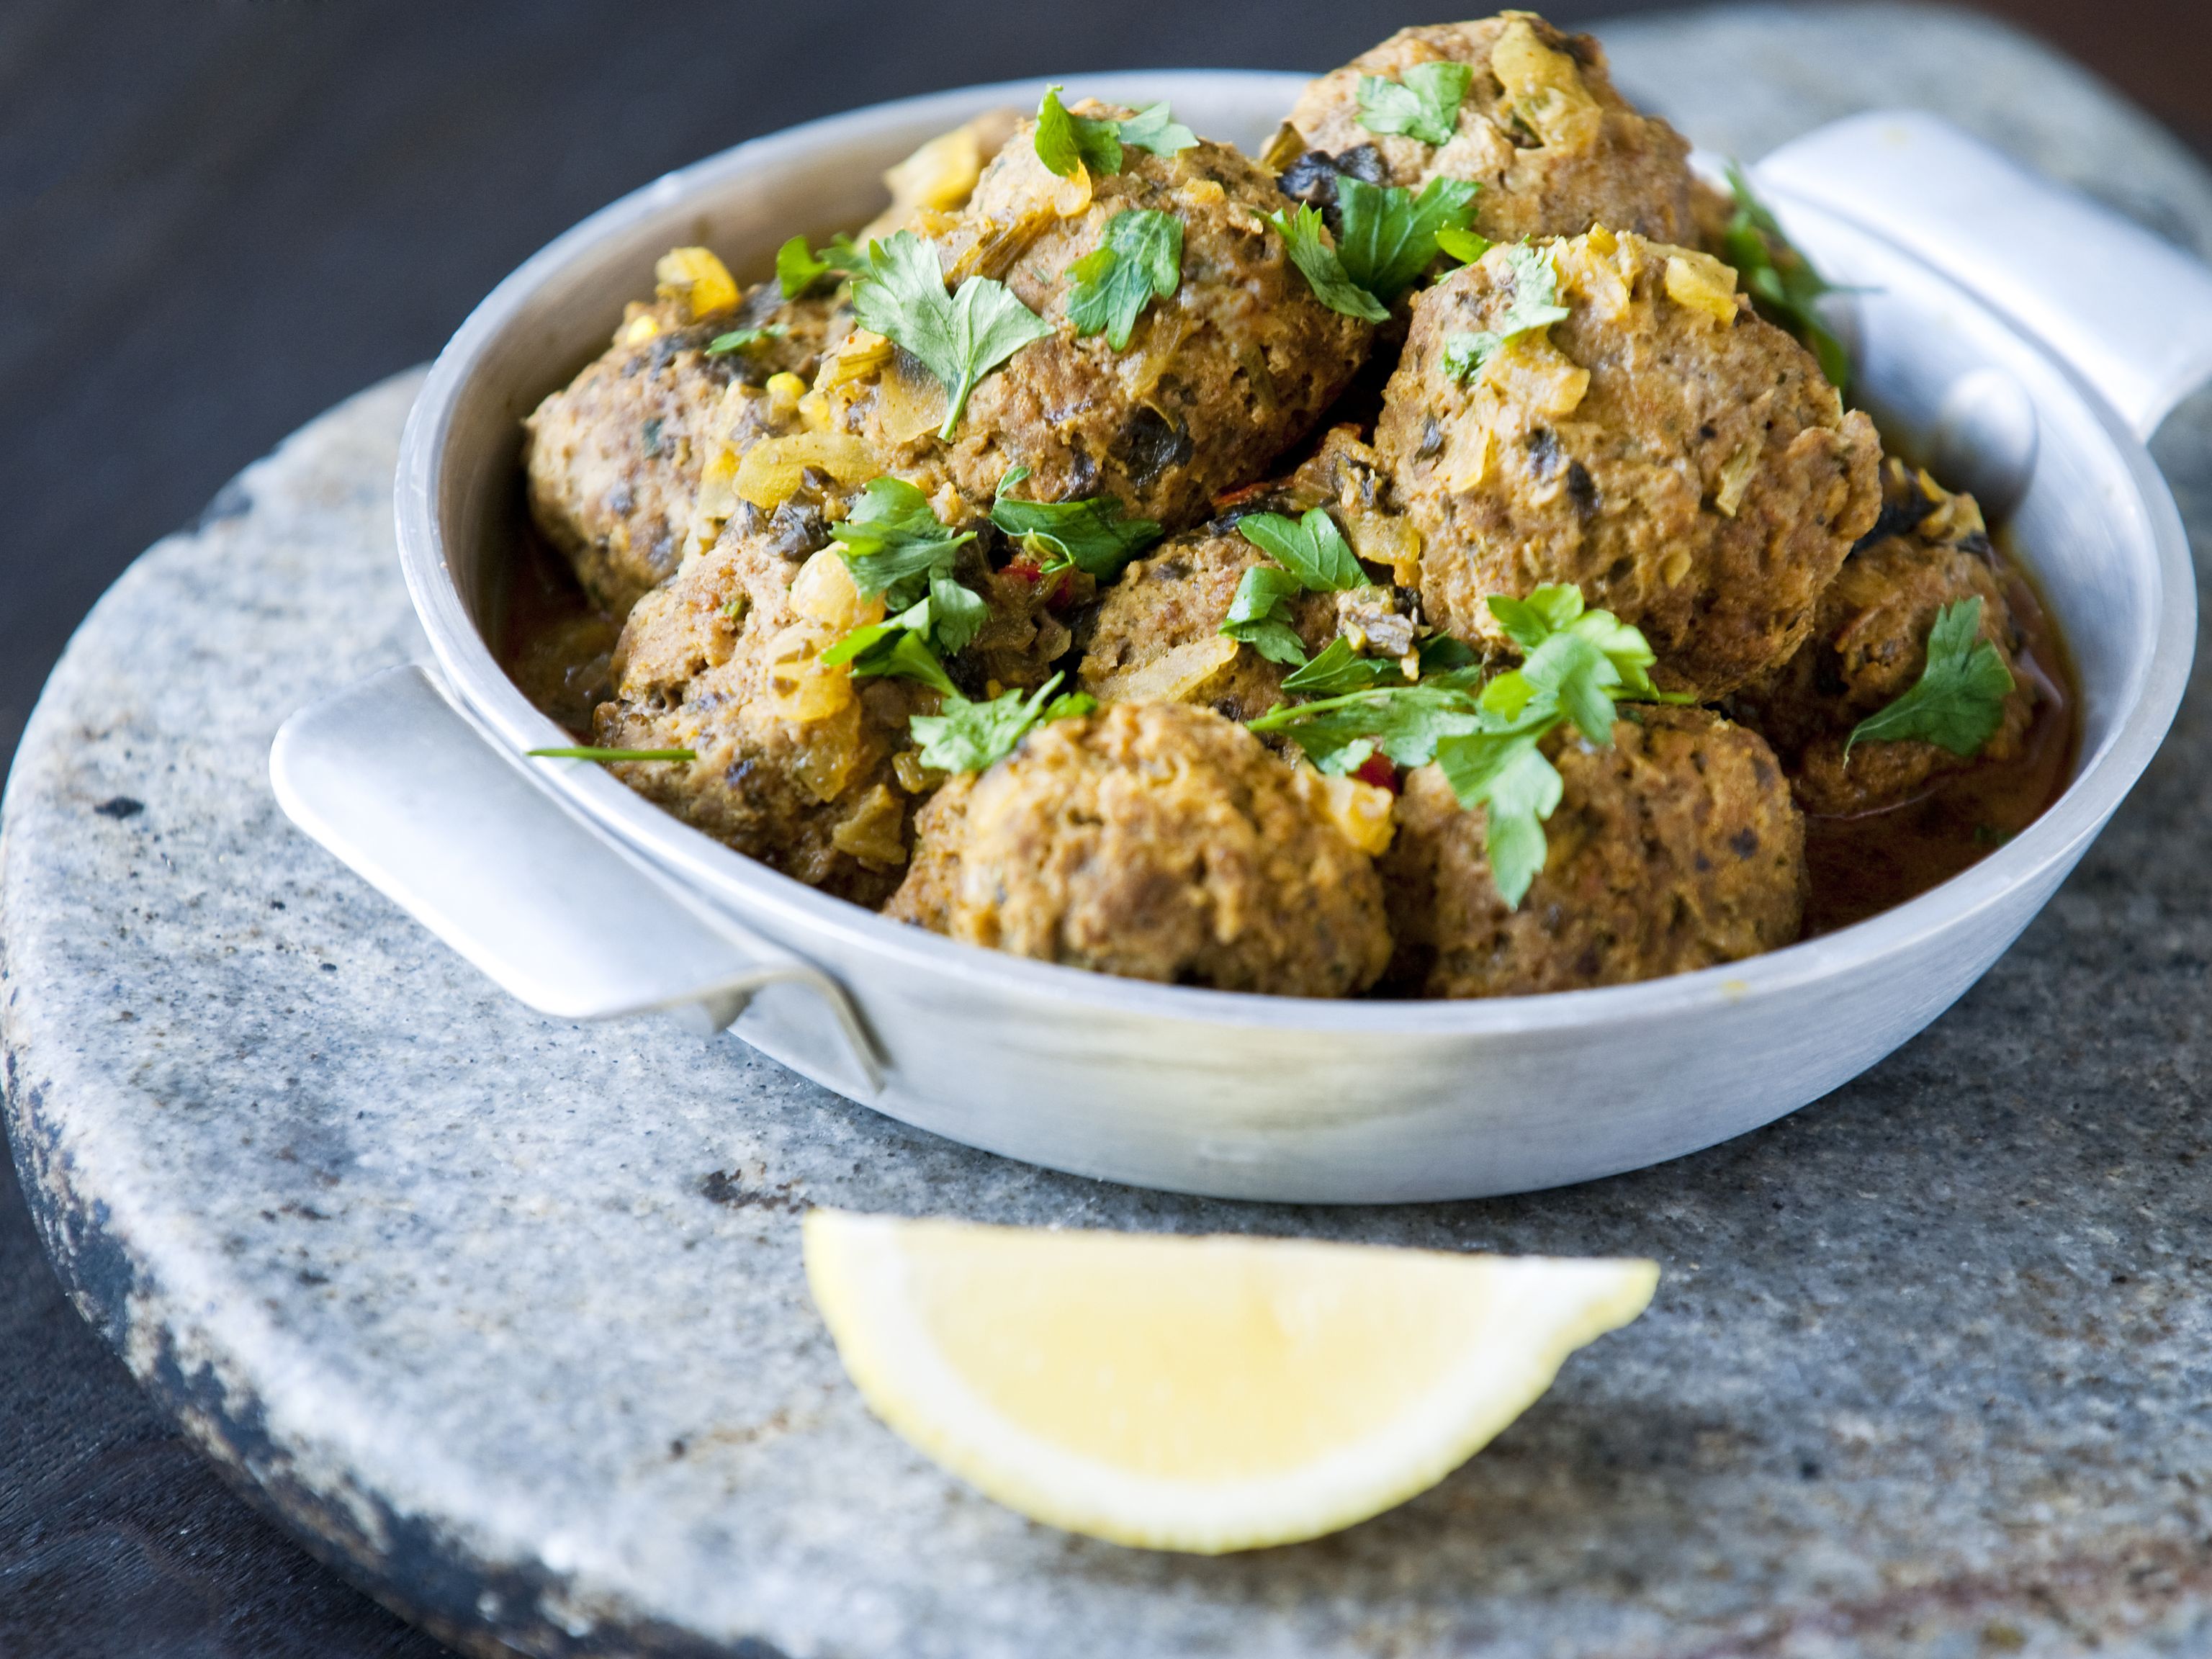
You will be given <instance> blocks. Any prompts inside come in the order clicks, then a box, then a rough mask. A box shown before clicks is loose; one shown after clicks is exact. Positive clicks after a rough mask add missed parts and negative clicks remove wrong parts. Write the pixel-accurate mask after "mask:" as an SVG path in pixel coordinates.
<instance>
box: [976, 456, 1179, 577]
mask: <svg viewBox="0 0 2212 1659" xmlns="http://www.w3.org/2000/svg"><path fill="white" fill-rule="evenodd" d="M1029 476H1030V470H1029V468H1027V467H1025V466H1015V467H1009V468H1008V469H1007V470H1006V477H1003V478H1001V479H1000V480H999V488H998V492H997V494H996V495H995V497H994V499H993V501H992V502H991V522H992V523H993V524H994V525H996V526H999V528H1000V530H1001V531H1003V532H1005V533H1006V535H1008V536H1011V537H1012V538H1013V539H1014V540H1016V541H1018V542H1019V543H1020V544H1021V545H1022V550H1024V552H1026V553H1027V554H1029V555H1030V557H1031V558H1033V559H1035V560H1036V562H1037V574H1039V575H1041V576H1049V575H1053V574H1055V573H1057V572H1059V571H1061V570H1065V569H1068V568H1071V567H1072V568H1075V569H1078V570H1081V571H1084V572H1085V573H1087V574H1090V575H1091V576H1094V577H1096V578H1097V580H1100V581H1102V582H1105V581H1111V580H1114V578H1115V577H1116V576H1118V575H1120V574H1121V567H1122V566H1123V565H1125V564H1127V563H1128V562H1129V561H1130V560H1131V559H1133V558H1135V557H1136V556H1137V555H1138V554H1139V553H1141V552H1143V551H1144V550H1145V549H1146V548H1147V547H1149V546H1151V545H1152V544H1153V543H1154V542H1156V541H1158V539H1159V538H1160V526H1158V524H1156V523H1154V522H1153V521H1152V520H1150V519H1131V518H1125V517H1123V516H1122V515H1123V514H1124V513H1126V512H1127V508H1126V507H1123V506H1122V505H1121V501H1120V499H1119V498H1118V497H1116V496H1113V495H1091V496H1087V497H1085V499H1084V500H1082V501H1015V500H1013V499H1012V497H1011V496H1009V495H1007V493H1006V492H1007V491H1008V490H1010V489H1013V487H1014V486H1015V485H1016V484H1018V483H1021V481H1022V480H1023V479H1024V478H1026V477H1029Z"/></svg>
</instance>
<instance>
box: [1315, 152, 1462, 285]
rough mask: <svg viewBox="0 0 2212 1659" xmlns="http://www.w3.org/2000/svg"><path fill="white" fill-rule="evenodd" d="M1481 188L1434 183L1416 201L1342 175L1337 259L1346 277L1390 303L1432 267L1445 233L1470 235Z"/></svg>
mask: <svg viewBox="0 0 2212 1659" xmlns="http://www.w3.org/2000/svg"><path fill="white" fill-rule="evenodd" d="M1478 189H1480V186H1479V185H1471V184H1468V183H1467V182H1466V181H1465V180H1463V179H1430V180H1429V182H1428V184H1427V185H1425V187H1424V188H1423V189H1422V191H1421V193H1420V194H1419V196H1416V195H1414V194H1413V191H1410V190H1407V189H1404V188H1402V187H1401V186H1399V185H1370V184H1369V183H1367V182H1366V181H1365V180H1364V179H1355V178H1353V177H1352V175H1351V174H1350V173H1345V174H1343V175H1341V176H1340V178H1339V179H1337V181H1336V204H1337V210H1338V211H1339V212H1340V214H1341V215H1342V217H1343V224H1344V234H1343V235H1341V236H1340V237H1339V238H1338V239H1337V243H1336V256H1337V258H1338V259H1340V261H1341V262H1342V263H1343V265H1344V271H1345V275H1346V276H1349V277H1351V278H1352V281H1353V282H1355V283H1358V284H1359V286H1360V287H1362V288H1364V289H1366V290H1367V291H1368V292H1369V293H1370V294H1371V295H1374V296H1375V297H1376V299H1377V300H1379V301H1382V302H1383V304H1385V305H1388V304H1389V303H1390V301H1393V300H1395V299H1396V298H1397V297H1398V296H1399V295H1401V294H1403V293H1404V292H1405V291H1406V290H1407V289H1409V288H1411V287H1413V284H1414V283H1417V282H1419V280H1420V279H1421V274H1422V273H1423V272H1424V271H1425V270H1428V268H1429V266H1430V265H1431V264H1432V263H1434V261H1435V259H1436V257H1437V248H1438V247H1439V246H1441V244H1440V243H1439V241H1438V240H1437V238H1438V236H1439V234H1441V233H1443V232H1445V231H1457V232H1462V233H1464V232H1465V231H1466V229H1467V228H1468V223H1469V222H1471V221H1472V220H1473V219H1474V197H1475V192H1476V191H1477V190H1478Z"/></svg>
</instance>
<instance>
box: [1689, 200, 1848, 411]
mask: <svg viewBox="0 0 2212 1659" xmlns="http://www.w3.org/2000/svg"><path fill="white" fill-rule="evenodd" d="M1728 180H1729V190H1730V191H1733V192H1734V194H1735V213H1734V215H1732V216H1730V218H1729V222H1728V228H1727V229H1726V230H1724V231H1723V232H1722V233H1721V246H1722V249H1723V252H1725V253H1726V254H1727V256H1728V262H1729V264H1732V265H1734V266H1735V270H1736V275H1737V276H1740V277H1741V278H1742V279H1743V286H1744V290H1745V292H1747V293H1748V294H1749V295H1751V298H1752V302H1753V304H1754V305H1756V306H1757V307H1759V310H1760V311H1761V312H1762V313H1765V317H1766V319H1767V320H1768V321H1769V322H1771V323H1773V324H1775V325H1778V326H1779V327H1782V328H1785V329H1787V330H1789V331H1790V333H1792V334H1794V335H1796V337H1797V338H1798V339H1799V340H1800V341H1801V342H1802V343H1803V344H1804V346H1805V348H1806V349H1808V351H1810V352H1811V353H1812V354H1813V355H1814V357H1816V358H1818V359H1819V360H1820V373H1822V374H1825V375H1826V376H1827V377H1828V380H1829V383H1830V384H1831V385H1832V386H1834V387H1835V388H1836V390H1837V391H1838V392H1842V391H1845V390H1847V389H1848V388H1849V386H1850V378H1851V360H1850V354H1849V353H1848V352H1846V351H1845V350H1844V343H1843V342H1842V341H1841V340H1838V338H1837V337H1835V335H1834V334H1833V333H1832V332H1831V331H1830V330H1829V328H1828V325H1827V324H1826V322H1824V321H1823V320H1822V319H1821V317H1820V296H1821V295H1824V294H1832V293H1834V292H1835V291H1836V289H1835V288H1834V286H1833V285H1832V284H1831V283H1829V282H1828V281H1827V280H1826V278H1824V277H1823V276H1821V275H1820V272H1819V271H1817V270H1814V268H1813V264H1812V262H1811V261H1810V260H1808V258H1806V257H1805V256H1804V255H1803V254H1802V253H1800V252H1798V251H1797V249H1796V246H1795V245H1794V244H1793V243H1792V242H1791V241H1790V239H1789V237H1788V236H1786V235H1784V234H1783V230H1782V225H1781V222H1780V221H1778V220H1777V219H1776V218H1775V216H1774V215H1773V214H1772V213H1771V211H1770V210H1768V209H1767V206H1766V204H1765V203H1764V202H1761V201H1760V200H1759V197H1757V196H1755V195H1753V193H1752V189H1751V181H1750V180H1749V179H1746V178H1745V177H1744V176H1743V169H1742V168H1741V167H1738V166H1736V165H1735V163H1734V162H1733V161H1731V162H1730V163H1729V170H1728Z"/></svg>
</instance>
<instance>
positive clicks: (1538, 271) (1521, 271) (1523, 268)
mask: <svg viewBox="0 0 2212 1659" xmlns="http://www.w3.org/2000/svg"><path fill="white" fill-rule="evenodd" d="M1505 260H1506V264H1507V265H1508V266H1509V267H1510V270H1511V271H1512V275H1513V302H1512V303H1511V304H1510V305H1509V306H1508V307H1506V309H1505V315H1504V318H1503V319H1500V321H1499V323H1498V327H1497V329H1496V330H1495V331H1492V330H1490V329H1483V330H1481V331H1479V332H1476V333H1473V334H1447V335H1446V336H1444V372H1445V373H1446V374H1449V375H1450V376H1451V377H1452V378H1453V379H1454V380H1466V379H1468V377H1469V376H1470V375H1473V374H1479V373H1480V372H1481V370H1482V368H1483V366H1484V365H1485V364H1486V363H1487V362H1489V361H1490V360H1491V359H1492V357H1495V356H1497V355H1498V353H1499V352H1500V351H1501V350H1503V349H1504V347H1505V345H1506V343H1508V342H1509V341H1512V340H1517V339H1519V338H1520V337H1522V335H1523V334H1531V333H1534V331H1536V330H1538V329H1540V328H1548V327H1550V326H1551V325H1553V323H1558V322H1564V321H1565V320H1566V319H1567V318H1568V317H1569V316H1570V315H1571V314H1572V313H1570V312H1569V311H1568V310H1567V308H1566V307H1565V306H1563V305H1561V304H1560V303H1559V272H1558V271H1557V270H1553V268H1552V258H1551V255H1549V254H1548V253H1547V252H1544V250H1543V249H1541V248H1540V247H1536V246H1533V245H1531V244H1529V243H1528V242H1518V243H1516V244H1515V245H1514V246H1511V247H1510V248H1508V249H1506V250H1505Z"/></svg>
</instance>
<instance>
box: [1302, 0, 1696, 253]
mask: <svg viewBox="0 0 2212 1659" xmlns="http://www.w3.org/2000/svg"><path fill="white" fill-rule="evenodd" d="M1440 62H1448V63H1455V64H1466V65H1468V67H1469V68H1470V69H1471V70H1473V71H1474V74H1473V76H1472V78H1471V79H1470V81H1469V82H1468V89H1467V94H1466V96H1465V97H1464V98H1463V99H1462V101H1461V104H1460V107H1459V110H1458V113H1457V117H1456V121H1455V126H1454V129H1453V131H1452V135H1451V137H1450V140H1449V143H1443V144H1441V145H1435V144H1430V143H1425V142H1424V141H1423V140H1422V139H1420V138H1419V137H1413V136H1411V135H1408V134H1405V133H1378V132H1375V131H1370V129H1369V128H1368V127H1367V125H1365V124H1364V122H1363V120H1362V119H1361V112H1360V105H1359V89H1360V82H1362V80H1363V79H1364V78H1365V77H1368V76H1377V77H1380V78H1381V79H1383V80H1385V81H1394V82H1401V81H1402V80H1403V77H1404V76H1405V74H1406V71H1407V70H1409V69H1412V68H1413V67H1414V66H1416V65H1418V64H1432V63H1440ZM1290 125H1291V127H1292V128H1293V129H1294V130H1295V131H1296V132H1297V137H1298V139H1299V140H1300V142H1302V143H1303V144H1304V147H1305V149H1306V152H1307V154H1306V155H1305V156H1304V157H1302V158H1300V160H1299V161H1297V162H1293V163H1292V164H1291V166H1290V167H1288V168H1287V169H1286V171H1285V183H1286V185H1289V187H1291V188H1292V189H1293V190H1296V191H1299V192H1300V193H1301V194H1305V195H1308V196H1309V199H1311V196H1310V191H1311V187H1312V186H1313V185H1318V186H1319V187H1320V190H1321V191H1322V193H1323V194H1324V195H1328V194H1330V193H1331V192H1330V190H1329V185H1328V178H1327V176H1326V175H1328V173H1336V172H1341V173H1349V174H1351V175H1352V176H1353V177H1355V178H1360V179H1364V180H1365V181H1366V182H1368V183H1370V184H1389V185H1407V186H1410V187H1414V188H1418V187H1419V186H1420V185H1423V184H1425V183H1426V182H1427V181H1428V180H1429V179H1471V180H1473V181H1474V182H1475V183H1478V184H1480V185H1481V186H1482V193H1481V195H1480V197H1478V198H1477V199H1476V204H1475V211H1476V219H1475V224H1476V227H1477V228H1479V229H1480V231H1481V232H1482V233H1483V234H1485V235H1486V236H1489V237H1491V238H1492V239H1494V240H1500V241H1504V240H1518V239H1519V238H1521V237H1523V236H1573V235H1577V234H1580V233H1582V232H1583V231H1585V230H1588V229H1589V228H1590V227H1591V226H1593V225H1607V226H1610V227H1612V228H1614V229H1616V230H1633V231H1637V232H1639V233H1641V234H1644V235H1646V236H1650V237H1654V238H1656V239H1657V240H1662V241H1668V242H1680V241H1687V240H1689V239H1690V237H1691V235H1692V219H1691V215H1690V195H1689V191H1690V173H1689V167H1688V157H1689V153H1690V147H1689V144H1688V143H1687V141H1686V140H1685V139H1684V138H1683V137H1682V136H1681V135H1680V133H1678V132H1676V131H1674V128H1672V127H1670V126H1668V125H1667V124H1666V123H1665V122H1664V121H1662V120H1660V119H1659V118H1656V116H1648V115H1644V114H1640V113H1638V112H1637V110H1636V108H1635V107H1634V106H1632V105H1631V104H1630V103H1629V102H1628V101H1627V100H1626V99H1624V98H1623V97H1621V95H1620V94H1619V93H1618V92H1616V91H1615V90H1614V89H1613V82H1612V78H1611V77H1610V76H1608V75H1607V71H1606V64H1605V53H1604V51H1603V50H1602V49H1601V47H1600V46H1598V44H1597V42H1596V41H1595V40H1592V39H1591V38H1590V37H1589V36H1588V35H1586V34H1565V33H1561V32H1560V31H1559V30H1558V29H1556V28H1553V27H1552V26H1551V25H1550V24H1549V23H1547V22H1546V21H1544V20H1543V19H1542V18H1541V17H1538V16H1537V15H1535V14H1534V13H1533V12H1505V13H1503V14H1501V15H1498V16H1496V17H1486V18H1484V19H1482V20H1481V21H1479V22H1468V23H1439V24H1432V25H1429V26H1425V27H1418V28H1408V29H1401V30H1400V31H1399V32H1398V33H1395V34H1394V35H1392V36H1391V37H1390V38H1389V40H1385V41H1384V42H1383V44H1382V45H1381V46H1376V47H1375V48H1374V49H1373V50H1372V51H1370V52H1362V53H1361V54H1360V55H1359V56H1358V57H1357V58H1353V59H1352V62H1350V63H1349V64H1346V65H1345V66H1344V67H1343V68H1341V69H1339V70H1333V71H1332V72H1331V73H1329V74H1328V75H1325V76H1322V77H1321V79H1319V80H1317V81H1316V82H1313V83H1312V84H1311V85H1310V86H1309V87H1308V88H1306V91H1305V94H1304V96H1303V97H1301V98H1300V99H1299V100H1298V102H1297V107H1296V108H1295V109H1293V110H1292V111H1291V118H1290ZM1316 205H1318V206H1326V205H1327V202H1325V201H1316Z"/></svg>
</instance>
